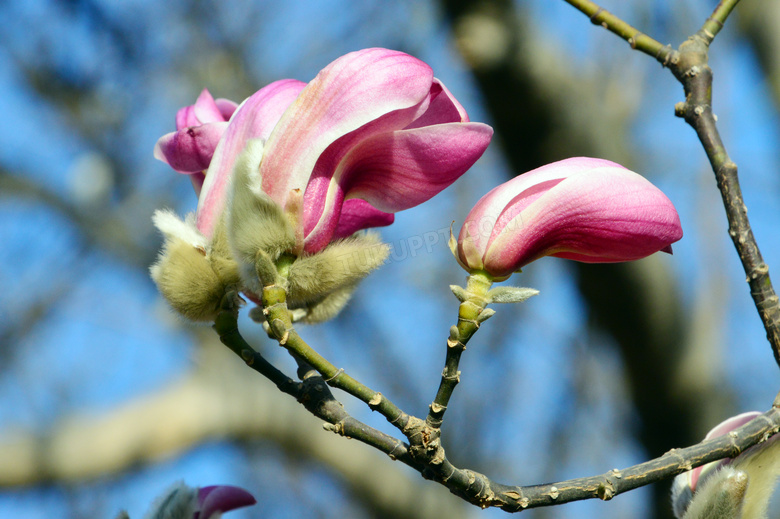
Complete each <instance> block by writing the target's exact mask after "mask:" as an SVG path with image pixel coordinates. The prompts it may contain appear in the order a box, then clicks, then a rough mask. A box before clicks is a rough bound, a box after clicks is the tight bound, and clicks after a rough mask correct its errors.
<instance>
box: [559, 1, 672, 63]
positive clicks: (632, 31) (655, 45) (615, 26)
mask: <svg viewBox="0 0 780 519" xmlns="http://www.w3.org/2000/svg"><path fill="white" fill-rule="evenodd" d="M565 1H566V2H568V3H569V4H571V5H572V6H573V7H575V8H577V9H579V10H580V11H582V12H583V13H585V15H586V16H587V17H588V18H590V21H591V22H592V23H593V24H594V25H600V26H601V27H603V28H605V29H607V30H608V31H610V32H613V33H615V34H617V35H618V36H620V37H621V38H623V39H624V40H626V41H627V42H628V44H629V45H631V48H632V49H636V50H638V51H641V52H644V53H645V54H647V55H649V56H652V57H653V58H655V59H656V60H657V61H658V62H660V63H661V64H662V65H663V66H667V65H668V64H669V63H670V62H671V61H672V60H673V59H674V56H675V51H674V50H672V47H671V46H670V45H663V44H661V43H660V42H659V41H657V40H655V39H653V38H651V37H650V36H648V35H647V34H644V33H642V32H641V31H639V29H636V28H635V27H632V26H631V25H629V24H627V23H626V22H624V21H623V20H621V19H620V18H618V17H617V16H615V15H614V14H612V13H610V12H609V11H607V10H606V9H604V8H603V7H601V6H599V5H598V4H597V3H595V2H591V1H590V0H565Z"/></svg>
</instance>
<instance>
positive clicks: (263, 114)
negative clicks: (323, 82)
mask: <svg viewBox="0 0 780 519" xmlns="http://www.w3.org/2000/svg"><path fill="white" fill-rule="evenodd" d="M304 86H305V84H304V83H302V82H300V81H296V80H294V79H284V80H281V81H276V82H274V83H271V84H270V85H268V86H266V87H264V88H262V89H260V90H258V91H257V92H256V93H255V94H254V95H252V96H251V97H250V98H248V99H247V100H246V101H244V103H242V104H241V106H240V107H239V108H238V109H237V110H236V113H235V114H234V116H233V118H232V119H231V120H230V123H229V124H228V127H227V130H226V131H225V133H224V135H223V138H222V140H221V141H220V142H219V145H218V146H217V148H216V150H215V152H214V156H213V158H212V160H211V164H210V166H209V168H208V171H207V172H206V180H205V182H204V184H203V189H202V191H201V193H200V198H199V199H198V211H197V226H198V229H200V231H201V232H202V233H203V234H204V235H205V236H206V237H210V236H211V233H212V232H213V229H214V225H216V222H217V220H218V219H219V216H220V215H221V214H222V211H223V209H224V208H225V201H226V197H227V192H228V191H227V190H228V187H229V185H230V179H231V177H232V173H233V165H234V164H235V161H236V158H237V157H238V155H239V154H240V153H241V151H242V150H243V149H244V146H245V145H246V142H247V141H248V140H249V139H255V138H260V139H267V138H268V136H269V135H270V134H271V132H272V130H273V128H274V126H275V125H276V123H277V122H278V121H279V118H280V117H281V116H282V114H283V113H284V111H285V110H286V109H287V107H288V106H290V103H292V102H293V101H294V100H295V98H296V97H297V96H298V94H299V93H300V92H301V90H303V87H304Z"/></svg>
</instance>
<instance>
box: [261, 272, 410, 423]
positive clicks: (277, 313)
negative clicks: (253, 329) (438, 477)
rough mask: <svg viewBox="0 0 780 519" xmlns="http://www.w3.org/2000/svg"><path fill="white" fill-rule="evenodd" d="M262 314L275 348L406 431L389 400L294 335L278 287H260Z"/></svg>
mask: <svg viewBox="0 0 780 519" xmlns="http://www.w3.org/2000/svg"><path fill="white" fill-rule="evenodd" d="M262 303H263V314H265V318H266V321H267V322H268V327H269V330H270V333H271V334H272V335H273V336H274V337H275V338H276V339H277V340H278V341H279V344H280V345H281V346H283V347H284V348H287V350H289V351H290V353H291V354H293V356H294V357H296V358H297V359H300V360H302V361H305V362H306V363H307V364H308V365H309V366H311V367H313V368H314V369H315V370H316V371H317V372H318V373H319V374H320V375H321V376H322V378H323V380H324V381H325V382H326V383H327V385H329V386H332V387H335V388H338V389H341V390H342V391H346V392H347V393H349V394H350V395H352V396H354V397H355V398H357V399H359V400H361V401H363V402H365V403H366V404H367V405H368V406H369V407H370V408H371V410H373V411H378V412H379V413H380V414H381V415H382V416H384V417H385V418H386V419H387V421H388V422H390V423H391V424H393V425H394V426H395V427H397V428H398V429H399V430H401V431H403V429H404V427H406V424H407V421H408V420H409V415H407V414H406V413H405V412H403V411H402V410H401V409H400V408H398V406H396V405H395V404H394V403H393V402H392V401H390V399H388V398H387V397H386V396H384V395H382V393H379V392H378V391H374V390H373V389H371V388H369V387H368V386H366V385H365V384H363V383H361V382H359V381H357V380H355V379H354V378H352V377H351V376H350V375H348V374H347V373H345V372H344V370H343V369H339V368H336V366H334V365H333V364H331V363H330V362H329V361H328V360H327V359H326V358H324V357H323V356H322V355H320V354H319V353H318V352H317V351H316V350H314V348H312V347H311V346H309V345H308V344H307V343H306V341H304V340H303V338H302V337H301V336H300V335H298V332H296V331H295V328H294V327H293V324H292V320H291V318H290V312H289V310H288V309H287V293H286V292H285V290H284V288H282V287H280V286H278V285H269V286H266V287H263V293H262Z"/></svg>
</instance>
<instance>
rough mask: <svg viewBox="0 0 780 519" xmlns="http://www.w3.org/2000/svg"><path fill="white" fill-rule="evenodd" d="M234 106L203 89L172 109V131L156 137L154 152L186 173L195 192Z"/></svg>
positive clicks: (176, 168) (233, 110)
mask: <svg viewBox="0 0 780 519" xmlns="http://www.w3.org/2000/svg"><path fill="white" fill-rule="evenodd" d="M237 107H238V105H237V104H236V103H234V102H233V101H230V100H228V99H217V100H214V98H213V97H211V94H210V93H209V91H208V90H206V89H203V91H202V92H201V93H200V96H198V99H197V101H195V104H194V105H190V106H185V107H184V108H181V109H180V110H179V111H178V112H177V113H176V131H175V132H171V133H168V134H166V135H163V136H162V137H161V138H160V139H159V140H158V141H157V145H156V146H155V147H154V156H155V157H156V158H158V159H160V160H162V161H163V162H165V163H167V164H168V165H170V166H171V167H172V168H173V169H174V170H176V171H178V172H179V173H185V174H189V175H190V179H191V180H192V184H193V186H194V187H195V192H196V193H198V194H200V190H201V186H202V185H203V180H204V179H205V173H204V172H205V170H206V169H208V167H209V164H210V163H211V157H212V156H213V155H214V150H215V149H216V147H217V144H218V143H219V140H220V139H221V138H222V134H223V133H225V129H226V128H227V121H228V120H229V119H230V117H231V116H232V115H233V112H235V111H236V108H237Z"/></svg>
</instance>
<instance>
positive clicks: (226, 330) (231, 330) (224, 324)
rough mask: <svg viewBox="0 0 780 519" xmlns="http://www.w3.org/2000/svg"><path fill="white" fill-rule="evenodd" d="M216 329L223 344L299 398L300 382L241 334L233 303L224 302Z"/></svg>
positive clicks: (250, 365) (236, 310)
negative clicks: (278, 366)
mask: <svg viewBox="0 0 780 519" xmlns="http://www.w3.org/2000/svg"><path fill="white" fill-rule="evenodd" d="M233 298H234V297H231V296H230V295H228V296H226V297H225V301H232V300H233ZM214 330H215V331H216V332H217V335H219V340H220V341H222V344H224V345H225V346H227V347H228V348H230V350H231V351H232V352H233V353H235V354H236V355H238V356H239V357H241V358H242V359H243V360H244V362H246V365H247V366H249V367H250V368H252V369H253V370H255V371H257V372H258V373H260V374H261V375H263V376H264V377H266V378H267V379H268V380H270V381H271V382H273V383H274V384H276V387H278V388H279V390H280V391H282V392H283V393H287V394H288V395H292V396H294V397H296V398H297V396H298V394H299V393H300V391H301V384H300V382H296V381H294V380H293V379H292V378H290V377H288V376H287V375H285V374H284V373H282V372H281V371H279V370H278V369H277V368H276V367H275V366H274V365H273V364H271V363H270V362H268V361H267V360H266V359H265V358H264V357H263V356H262V355H260V353H258V352H257V351H256V350H255V349H254V348H252V347H251V346H250V345H249V344H248V343H247V342H246V341H245V340H244V338H243V337H242V336H241V333H240V332H239V331H238V307H237V306H235V305H233V304H232V303H228V304H224V303H223V309H222V311H221V312H220V313H219V314H217V318H216V320H215V321H214Z"/></svg>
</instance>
